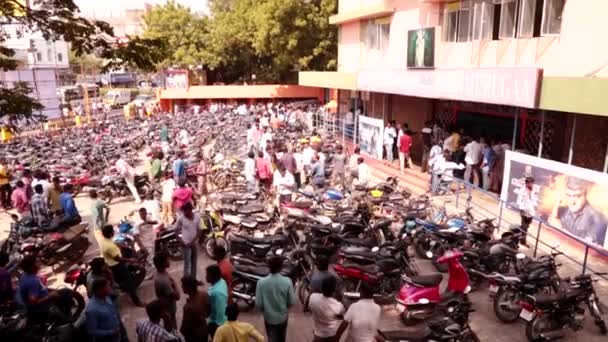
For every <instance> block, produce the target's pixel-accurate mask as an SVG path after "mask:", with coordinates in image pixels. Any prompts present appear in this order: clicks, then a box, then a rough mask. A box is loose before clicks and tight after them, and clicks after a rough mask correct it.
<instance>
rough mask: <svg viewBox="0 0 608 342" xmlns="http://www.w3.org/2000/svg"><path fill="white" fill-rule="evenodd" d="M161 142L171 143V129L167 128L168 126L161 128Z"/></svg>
mask: <svg viewBox="0 0 608 342" xmlns="http://www.w3.org/2000/svg"><path fill="white" fill-rule="evenodd" d="M160 141H162V142H168V141H169V129H168V128H167V125H165V124H163V125H162V126H161V127H160Z"/></svg>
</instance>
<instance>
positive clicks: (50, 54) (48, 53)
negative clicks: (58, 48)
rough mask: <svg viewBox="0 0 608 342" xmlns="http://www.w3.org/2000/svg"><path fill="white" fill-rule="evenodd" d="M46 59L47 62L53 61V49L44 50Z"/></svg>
mask: <svg viewBox="0 0 608 342" xmlns="http://www.w3.org/2000/svg"><path fill="white" fill-rule="evenodd" d="M46 59H47V60H48V61H49V62H52V61H53V51H52V50H51V49H48V50H46Z"/></svg>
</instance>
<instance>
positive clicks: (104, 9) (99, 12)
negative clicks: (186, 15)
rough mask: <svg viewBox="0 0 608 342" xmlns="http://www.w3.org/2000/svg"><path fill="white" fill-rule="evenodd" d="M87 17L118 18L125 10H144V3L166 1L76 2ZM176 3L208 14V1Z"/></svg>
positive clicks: (88, 0)
mask: <svg viewBox="0 0 608 342" xmlns="http://www.w3.org/2000/svg"><path fill="white" fill-rule="evenodd" d="M75 2H76V4H78V6H79V7H80V10H81V12H83V13H84V14H85V15H87V14H88V13H90V12H91V11H94V12H95V14H96V16H107V15H110V13H112V14H113V15H114V16H118V15H119V14H120V13H121V12H122V11H124V10H125V9H137V8H139V9H143V8H144V3H149V4H162V3H164V2H166V0H75ZM176 2H178V3H181V4H183V5H186V6H189V7H190V8H192V10H194V11H204V12H207V0H176Z"/></svg>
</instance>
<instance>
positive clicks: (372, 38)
mask: <svg viewBox="0 0 608 342" xmlns="http://www.w3.org/2000/svg"><path fill="white" fill-rule="evenodd" d="M385 21H386V19H378V20H376V21H373V20H370V21H368V22H367V23H366V24H365V46H366V47H367V49H369V50H380V51H381V52H385V51H386V50H387V49H388V42H389V37H390V30H391V24H390V22H388V23H387V22H385Z"/></svg>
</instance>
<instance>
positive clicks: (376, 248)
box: [372, 246, 380, 253]
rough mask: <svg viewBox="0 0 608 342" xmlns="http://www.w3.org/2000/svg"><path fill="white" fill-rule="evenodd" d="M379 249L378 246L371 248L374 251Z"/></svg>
mask: <svg viewBox="0 0 608 342" xmlns="http://www.w3.org/2000/svg"><path fill="white" fill-rule="evenodd" d="M379 250H380V247H378V246H376V247H374V248H372V252H374V253H376V252H378V251H379Z"/></svg>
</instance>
